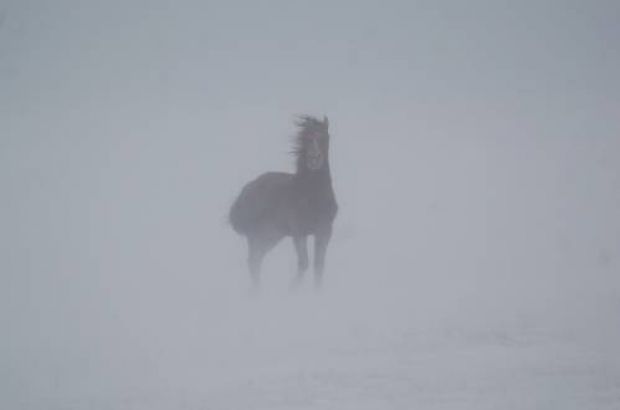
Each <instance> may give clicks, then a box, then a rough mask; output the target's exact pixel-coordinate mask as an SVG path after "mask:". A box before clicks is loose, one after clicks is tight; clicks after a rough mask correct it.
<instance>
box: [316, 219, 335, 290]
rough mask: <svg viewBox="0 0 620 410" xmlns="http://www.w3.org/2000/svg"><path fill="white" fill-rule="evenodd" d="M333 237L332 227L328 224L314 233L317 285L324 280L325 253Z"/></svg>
mask: <svg viewBox="0 0 620 410" xmlns="http://www.w3.org/2000/svg"><path fill="white" fill-rule="evenodd" d="M331 237H332V227H331V225H327V226H324V227H322V228H321V229H319V231H318V232H317V233H316V234H315V235H314V280H315V284H316V286H317V287H320V286H321V283H322V281H323V271H324V269H325V253H326V252H327V245H328V244H329V240H330V239H331Z"/></svg>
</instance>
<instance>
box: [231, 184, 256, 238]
mask: <svg viewBox="0 0 620 410" xmlns="http://www.w3.org/2000/svg"><path fill="white" fill-rule="evenodd" d="M244 199H245V198H244V195H243V192H241V194H239V196H238V197H237V199H236V200H235V202H234V203H233V204H232V206H231V207H230V212H229V213H228V222H230V225H231V226H232V227H233V229H234V230H235V232H237V233H238V234H244V233H246V232H247V230H248V225H249V224H250V222H251V219H252V218H251V212H250V211H251V209H249V207H248V205H247V203H246V201H244Z"/></svg>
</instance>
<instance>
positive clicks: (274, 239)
mask: <svg viewBox="0 0 620 410" xmlns="http://www.w3.org/2000/svg"><path fill="white" fill-rule="evenodd" d="M280 239H282V237H281V236H280V235H275V234H274V235H269V236H268V235H263V236H248V269H249V270H250V276H251V277H252V283H253V284H254V286H255V287H257V286H258V285H259V283H260V271H261V266H262V264H263V259H264V258H265V255H266V254H267V252H269V251H270V250H271V249H273V247H274V246H276V244H277V243H278V242H279V241H280Z"/></svg>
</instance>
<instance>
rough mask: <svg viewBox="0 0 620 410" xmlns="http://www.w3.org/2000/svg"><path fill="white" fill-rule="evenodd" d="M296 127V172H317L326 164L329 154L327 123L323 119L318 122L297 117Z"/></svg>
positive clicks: (306, 117)
mask: <svg viewBox="0 0 620 410" xmlns="http://www.w3.org/2000/svg"><path fill="white" fill-rule="evenodd" d="M297 125H298V126H299V128H300V131H299V134H298V138H297V149H296V153H297V156H298V170H301V168H303V169H305V170H310V171H319V170H321V169H323V167H325V165H326V164H327V157H328V153H329V130H328V128H329V121H328V119H327V117H323V121H319V120H317V119H316V118H314V117H309V116H302V117H299V120H298V121H297Z"/></svg>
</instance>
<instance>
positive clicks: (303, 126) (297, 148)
mask: <svg viewBox="0 0 620 410" xmlns="http://www.w3.org/2000/svg"><path fill="white" fill-rule="evenodd" d="M295 125H296V126H297V128H298V131H297V134H296V135H295V137H294V141H293V151H292V154H294V155H296V156H299V155H300V154H301V153H302V151H303V148H304V136H305V135H307V134H308V133H309V132H311V131H314V130H318V129H322V128H323V127H325V124H324V123H323V122H322V121H320V120H318V119H317V118H316V117H313V116H311V115H298V116H297V117H296V118H295Z"/></svg>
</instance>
